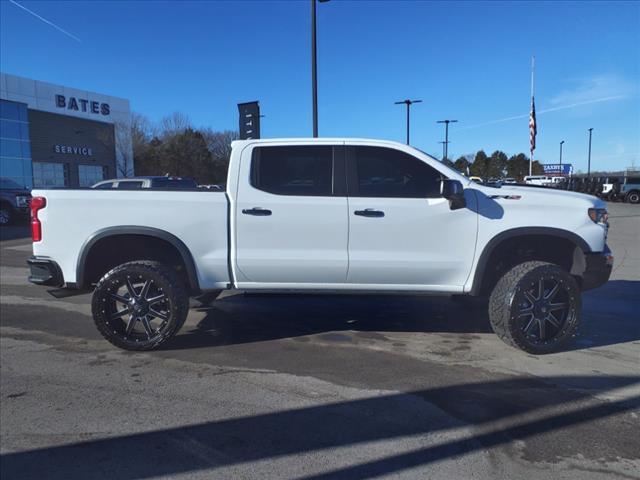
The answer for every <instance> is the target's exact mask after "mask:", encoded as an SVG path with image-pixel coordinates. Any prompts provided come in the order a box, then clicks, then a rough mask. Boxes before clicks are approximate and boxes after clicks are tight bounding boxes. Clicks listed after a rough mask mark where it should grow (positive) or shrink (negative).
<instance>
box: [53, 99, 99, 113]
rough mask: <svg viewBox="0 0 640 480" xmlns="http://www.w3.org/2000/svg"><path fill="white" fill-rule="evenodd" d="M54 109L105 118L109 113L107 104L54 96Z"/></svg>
mask: <svg viewBox="0 0 640 480" xmlns="http://www.w3.org/2000/svg"><path fill="white" fill-rule="evenodd" d="M56 107H58V108H64V109H66V110H75V111H76V112H89V113H93V114H95V115H105V116H107V115H109V114H110V113H111V107H110V106H109V104H108V103H100V102H95V101H90V100H86V99H84V98H76V97H65V96H64V95H56Z"/></svg>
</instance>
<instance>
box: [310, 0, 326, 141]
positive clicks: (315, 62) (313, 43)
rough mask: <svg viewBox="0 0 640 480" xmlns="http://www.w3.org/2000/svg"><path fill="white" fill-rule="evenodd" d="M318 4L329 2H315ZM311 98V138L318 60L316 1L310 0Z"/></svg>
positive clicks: (315, 134) (315, 118)
mask: <svg viewBox="0 0 640 480" xmlns="http://www.w3.org/2000/svg"><path fill="white" fill-rule="evenodd" d="M317 1H318V2H320V3H324V2H328V1H329V0H317ZM311 96H312V103H313V138H317V137H318V59H317V55H316V0H311Z"/></svg>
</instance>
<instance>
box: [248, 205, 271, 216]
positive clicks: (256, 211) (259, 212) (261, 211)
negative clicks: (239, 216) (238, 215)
mask: <svg viewBox="0 0 640 480" xmlns="http://www.w3.org/2000/svg"><path fill="white" fill-rule="evenodd" d="M242 213H244V214H245V215H256V216H258V217H268V216H269V215H271V210H267V209H266V208H260V207H253V208H245V209H244V210H242Z"/></svg>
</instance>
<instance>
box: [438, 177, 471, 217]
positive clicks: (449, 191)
mask: <svg viewBox="0 0 640 480" xmlns="http://www.w3.org/2000/svg"><path fill="white" fill-rule="evenodd" d="M440 193H441V194H442V196H443V197H444V198H446V199H447V200H449V208H450V209H451V210H457V209H459V208H464V207H466V206H467V201H466V200H465V199H464V187H463V186H462V183H460V181H458V180H451V179H448V178H445V179H443V180H442V181H441V182H440Z"/></svg>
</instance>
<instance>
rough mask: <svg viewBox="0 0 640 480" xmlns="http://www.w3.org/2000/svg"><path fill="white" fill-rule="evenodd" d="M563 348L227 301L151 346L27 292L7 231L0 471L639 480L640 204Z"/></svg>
mask: <svg viewBox="0 0 640 480" xmlns="http://www.w3.org/2000/svg"><path fill="white" fill-rule="evenodd" d="M609 210H610V212H611V220H610V223H611V231H610V238H609V245H610V246H611V248H612V250H613V251H614V254H615V256H616V261H615V265H614V272H613V275H612V278H611V281H610V282H609V283H608V284H606V285H605V286H603V287H601V288H599V289H597V290H594V291H591V292H588V293H586V294H585V295H584V319H583V324H582V327H581V329H580V332H579V335H578V336H577V337H576V338H575V339H574V341H573V342H572V343H571V344H570V345H569V346H568V347H567V349H566V350H565V351H563V352H561V353H557V354H552V355H546V356H538V357H536V356H532V355H528V354H525V353H523V352H521V351H519V350H515V349H513V348H511V347H508V346H507V345H505V344H504V343H502V342H501V341H500V340H499V339H498V338H497V337H496V336H495V335H494V334H493V333H492V332H491V330H490V328H489V325H488V320H487V317H486V313H485V311H484V309H483V308H481V306H480V308H477V306H475V307H474V306H468V305H466V304H460V303H458V302H454V301H452V300H450V299H448V298H434V297H404V296H403V297H399V296H389V297H380V296H358V297H347V296H285V295H281V296H271V297H269V296H257V295H251V296H249V295H242V294H234V295H225V296H223V297H222V298H220V299H219V300H217V301H216V302H214V303H213V304H212V306H211V307H210V308H194V309H192V310H191V312H190V315H189V319H188V321H187V324H186V325H185V327H184V328H183V329H182V331H181V333H180V335H179V336H178V337H177V338H175V339H174V341H173V342H171V343H170V344H169V345H167V346H166V347H165V348H163V349H162V350H160V351H156V352H150V353H130V352H124V351H120V350H117V349H115V348H114V347H111V345H110V344H108V343H107V342H106V341H104V340H103V339H102V337H100V335H99V334H98V332H97V331H96V329H95V328H94V325H93V322H92V320H91V316H90V307H89V299H90V297H89V296H88V295H81V296H73V297H68V298H60V299H55V298H53V297H52V296H51V295H50V294H49V293H47V291H46V289H44V288H40V287H36V286H33V285H30V284H28V283H27V281H26V277H27V269H26V264H25V260H26V259H27V258H28V256H29V255H30V239H29V238H27V235H28V230H27V229H26V228H24V227H6V228H4V229H3V230H1V231H0V237H1V239H0V254H1V262H0V265H1V267H0V269H1V270H0V274H1V275H0V277H1V283H0V285H1V296H0V308H1V310H0V320H1V330H0V334H1V337H0V340H1V348H0V353H1V358H0V368H1V369H0V373H1V377H0V380H1V381H0V390H1V398H0V401H1V403H0V444H1V445H0V446H1V450H0V468H1V476H2V479H3V480H5V479H6V480H8V479H14V478H15V479H17V478H20V479H42V478H60V479H71V478H82V479H86V478H104V479H116V478H117V479H142V478H169V477H171V478H225V479H228V478H259V479H264V478H274V479H276V478H277V479H280V478H306V479H321V478H371V477H377V478H445V479H462V478H478V479H484V478H513V479H515V478H536V479H539V478H549V479H551V478H553V479H562V478H571V479H580V480H582V479H600V478H601V479H610V478H640V433H639V432H640V313H639V312H640V242H639V239H640V207H638V206H635V205H624V204H610V205H609Z"/></svg>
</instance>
